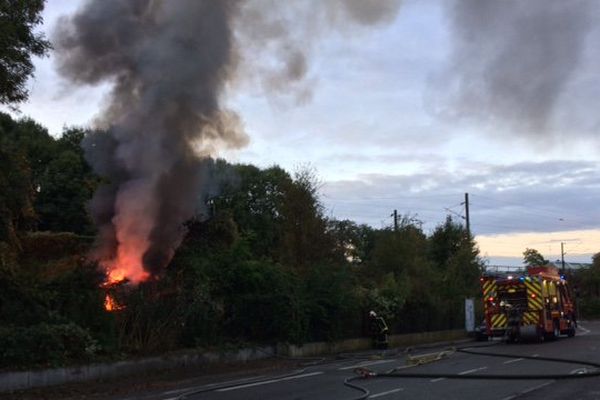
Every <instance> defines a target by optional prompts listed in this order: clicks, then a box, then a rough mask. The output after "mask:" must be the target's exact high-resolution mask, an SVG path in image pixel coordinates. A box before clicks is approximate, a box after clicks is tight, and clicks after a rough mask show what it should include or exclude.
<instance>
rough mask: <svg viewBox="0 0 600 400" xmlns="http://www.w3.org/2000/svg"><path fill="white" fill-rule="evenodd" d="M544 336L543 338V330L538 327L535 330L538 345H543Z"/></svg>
mask: <svg viewBox="0 0 600 400" xmlns="http://www.w3.org/2000/svg"><path fill="white" fill-rule="evenodd" d="M545 340H546V336H544V330H543V329H542V328H540V327H539V326H538V328H537V341H538V343H544V341H545Z"/></svg>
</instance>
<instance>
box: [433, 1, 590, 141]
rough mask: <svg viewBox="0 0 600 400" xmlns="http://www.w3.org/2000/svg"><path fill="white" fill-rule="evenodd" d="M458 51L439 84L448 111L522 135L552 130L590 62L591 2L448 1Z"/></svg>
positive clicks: (453, 48)
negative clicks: (585, 57)
mask: <svg viewBox="0 0 600 400" xmlns="http://www.w3.org/2000/svg"><path fill="white" fill-rule="evenodd" d="M448 3H449V6H448V15H449V17H450V23H451V27H452V43H451V46H452V52H451V55H450V66H449V71H448V73H447V74H444V76H443V77H442V79H440V80H439V81H437V82H436V85H439V87H442V88H443V89H442V91H445V92H449V93H450V98H449V99H446V103H447V107H448V109H447V110H445V111H446V112H448V113H450V114H451V115H453V116H457V117H475V118H478V119H479V120H480V121H481V120H484V121H487V122H489V123H490V124H493V125H499V126H504V127H508V128H509V129H511V130H513V131H516V132H517V133H524V134H543V133H548V132H551V131H552V130H553V129H554V128H555V126H553V118H554V116H555V113H554V112H555V111H556V106H557V104H558V102H559V101H560V100H561V96H562V95H563V94H564V91H565V88H566V86H567V84H568V83H569V82H570V80H571V78H572V77H573V75H574V74H575V73H576V71H577V68H578V67H579V65H580V62H581V60H582V57H583V53H584V48H585V44H586V43H585V42H586V38H587V35H588V33H589V31H590V28H591V23H592V21H591V18H590V16H591V15H592V14H593V10H594V8H593V7H592V3H591V2H590V1H587V0H576V1H568V2H567V1H562V0H527V1H521V0H506V1H495V0H455V1H453V2H448Z"/></svg>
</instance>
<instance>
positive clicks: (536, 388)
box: [500, 381, 554, 400]
mask: <svg viewBox="0 0 600 400" xmlns="http://www.w3.org/2000/svg"><path fill="white" fill-rule="evenodd" d="M553 383H554V381H550V382H544V383H540V384H539V385H537V386H532V387H530V388H527V389H524V390H522V391H520V392H519V393H516V394H511V395H510V396H506V397H503V398H501V399H500V400H513V399H516V398H517V397H519V396H522V395H524V394H527V393H531V392H533V391H535V390H538V389H541V388H543V387H545V386H548V385H551V384H553Z"/></svg>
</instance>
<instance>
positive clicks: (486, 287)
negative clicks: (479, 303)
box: [482, 280, 496, 308]
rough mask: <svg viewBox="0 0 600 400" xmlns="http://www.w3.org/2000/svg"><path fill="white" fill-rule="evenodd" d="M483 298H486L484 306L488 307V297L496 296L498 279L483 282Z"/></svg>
mask: <svg viewBox="0 0 600 400" xmlns="http://www.w3.org/2000/svg"><path fill="white" fill-rule="evenodd" d="M482 286H483V299H484V306H485V308H487V301H485V300H487V299H489V298H490V297H494V296H496V281H495V280H487V281H485V282H483V285H482Z"/></svg>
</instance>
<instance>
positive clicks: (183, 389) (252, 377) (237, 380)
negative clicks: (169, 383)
mask: <svg viewBox="0 0 600 400" xmlns="http://www.w3.org/2000/svg"><path fill="white" fill-rule="evenodd" d="M265 376H266V375H256V376H251V377H249V378H241V379H234V380H231V381H223V382H216V383H209V384H206V385H199V386H189V387H186V388H182V389H175V390H167V391H165V392H162V393H161V395H163V396H168V395H171V394H178V393H183V392H189V391H190V390H197V389H200V388H209V387H213V386H223V385H231V384H236V383H242V382H248V381H254V380H257V379H260V378H264V377H265ZM171 399H172V398H166V399H163V400H171ZM175 399H177V397H175Z"/></svg>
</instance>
